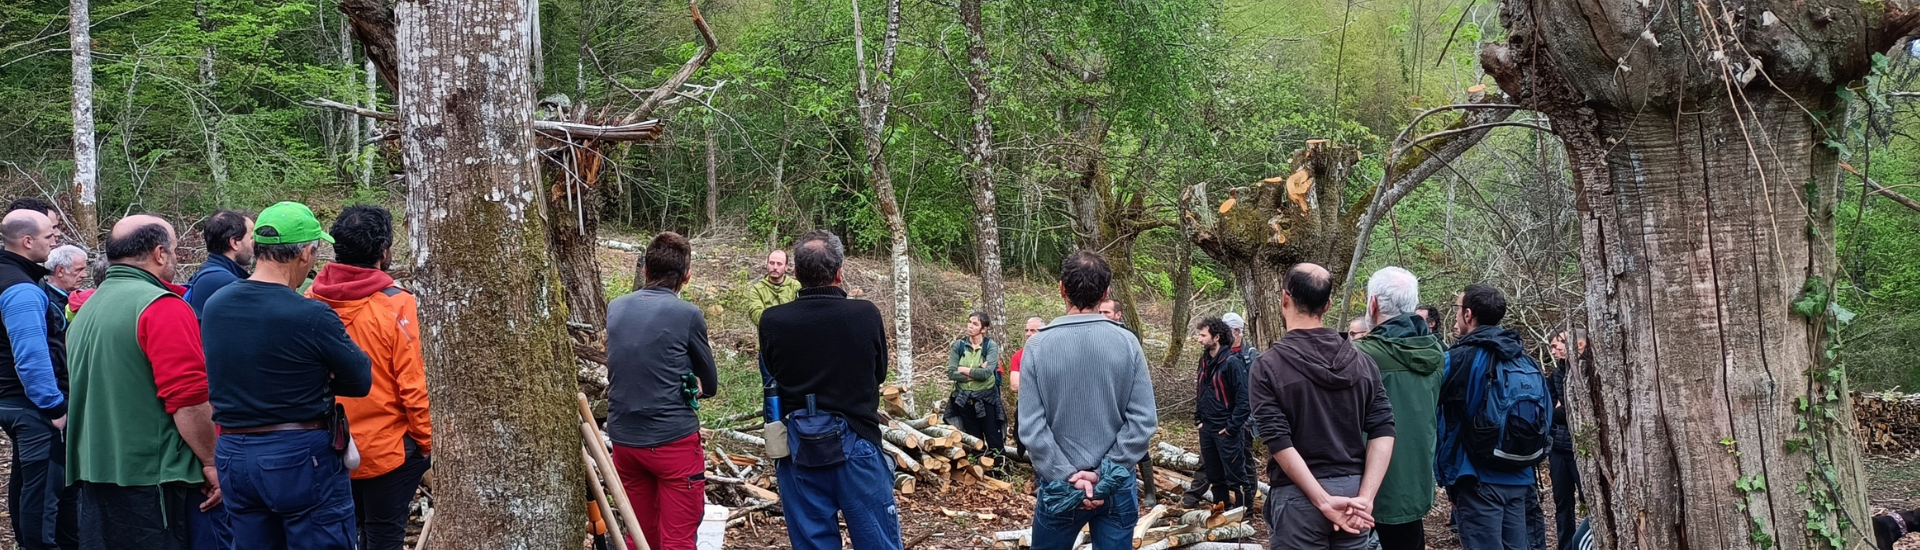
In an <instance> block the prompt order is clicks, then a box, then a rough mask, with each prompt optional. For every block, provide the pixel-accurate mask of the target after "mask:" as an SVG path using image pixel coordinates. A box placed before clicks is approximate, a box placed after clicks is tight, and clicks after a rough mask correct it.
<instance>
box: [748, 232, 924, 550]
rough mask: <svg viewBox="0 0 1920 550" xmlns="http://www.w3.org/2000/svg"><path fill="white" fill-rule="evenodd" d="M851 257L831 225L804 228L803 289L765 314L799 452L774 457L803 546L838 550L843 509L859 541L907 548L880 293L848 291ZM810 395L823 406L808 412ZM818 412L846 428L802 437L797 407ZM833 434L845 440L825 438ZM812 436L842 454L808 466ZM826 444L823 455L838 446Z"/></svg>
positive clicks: (767, 344) (777, 383)
mask: <svg viewBox="0 0 1920 550" xmlns="http://www.w3.org/2000/svg"><path fill="white" fill-rule="evenodd" d="M845 258H846V249H845V248H844V247H843V246H842V245H841V244H840V238H839V237H836V236H834V235H833V234H832V233H828V232H825V231H814V232H811V233H807V234H806V235H802V236H801V237H800V240H799V242H798V243H796V244H795V245H794V253H793V266H794V276H795V277H796V278H798V279H799V280H800V286H801V289H800V296H799V298H796V299H795V300H794V301H792V302H788V303H785V304H781V305H778V306H774V307H771V308H768V309H767V311H766V312H765V313H762V314H761V316H760V357H761V358H762V359H763V360H764V361H766V365H767V372H768V373H769V374H771V375H772V376H773V385H774V387H775V388H776V390H775V391H777V392H778V395H779V396H780V405H781V408H782V409H783V410H782V411H781V412H782V413H783V415H784V417H785V418H787V424H788V433H789V434H790V436H789V437H788V440H789V441H790V442H791V443H790V445H791V446H792V447H793V453H794V457H792V458H782V459H780V460H778V461H776V462H775V466H776V471H775V473H776V474H777V475H778V478H779V480H780V494H781V495H782V497H781V499H780V508H781V510H782V511H783V512H784V515H785V517H786V519H787V522H786V523H787V537H788V538H789V539H791V541H792V543H793V548H794V550H828V549H831V550H839V549H840V548H841V546H840V527H839V522H838V520H837V519H836V517H835V516H836V515H839V516H841V517H842V518H844V519H845V520H846V523H847V535H848V537H849V538H851V539H852V541H853V547H854V549H855V550H900V549H901V546H902V545H901V542H900V514H899V509H898V508H896V507H895V506H894V501H893V459H892V457H889V456H888V455H886V454H885V453H882V452H880V414H879V412H878V410H879V405H880V383H881V382H884V381H886V379H887V333H886V327H885V326H884V325H883V324H882V323H881V321H880V309H879V308H876V307H874V305H873V302H868V301H866V300H851V299H848V298H847V291H845V290H842V289H841V288H840V266H841V264H842V263H843V262H844V261H845ZM809 403H811V404H812V405H813V408H814V409H815V410H812V411H804V413H803V409H807V408H808V405H809ZM815 413H817V415H823V416H825V417H827V418H828V419H829V420H828V421H826V422H813V421H811V420H810V421H809V422H807V424H809V425H818V424H825V425H828V426H838V427H840V428H843V429H839V430H831V429H829V431H825V432H820V433H815V434H809V435H808V437H809V438H810V439H809V441H808V442H802V441H801V437H800V435H801V432H802V431H803V430H802V428H801V427H800V425H799V424H797V423H796V420H795V419H796V416H795V415H796V414H804V415H805V416H806V417H807V418H809V419H815V418H819V416H817V415H816V414H815ZM836 417H837V418H836ZM840 419H843V420H844V422H843V423H842V422H839V421H838V420H840ZM821 435H827V436H828V437H819V436H821ZM834 439H837V440H838V444H837V445H833V444H830V443H829V444H824V445H823V444H820V443H816V442H818V441H831V440H834ZM803 445H816V446H831V447H837V450H838V451H839V453H838V454H839V455H841V457H842V458H843V460H840V461H838V462H837V463H834V462H835V461H833V460H831V459H829V460H825V461H822V462H827V463H826V464H822V463H816V464H813V465H812V466H811V467H809V466H802V465H800V464H798V463H796V462H797V459H798V458H800V457H801V456H809V457H810V458H811V457H812V456H813V455H812V452H810V451H808V450H803V449H802V446H803ZM822 450H823V449H818V448H816V449H814V451H822ZM825 451H826V452H824V453H822V454H827V455H834V454H835V453H833V452H831V451H832V450H830V449H829V450H825Z"/></svg>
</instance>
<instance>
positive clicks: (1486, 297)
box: [1460, 283, 1507, 327]
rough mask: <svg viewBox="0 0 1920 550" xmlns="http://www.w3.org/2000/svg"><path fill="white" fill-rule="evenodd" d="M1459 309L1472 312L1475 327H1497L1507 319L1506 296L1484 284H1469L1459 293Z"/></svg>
mask: <svg viewBox="0 0 1920 550" xmlns="http://www.w3.org/2000/svg"><path fill="white" fill-rule="evenodd" d="M1460 307H1463V308H1466V310H1467V311H1471V312H1473V322H1474V324H1476V325H1479V326H1483V327H1484V326H1492V325H1498V324H1500V320H1501V319H1505V318H1506V317H1507V295H1506V294H1503V293H1501V292H1500V289H1497V288H1493V287H1491V286H1487V285H1485V284H1481V283H1474V284H1470V285H1467V288H1466V289H1465V290H1462V291H1460Z"/></svg>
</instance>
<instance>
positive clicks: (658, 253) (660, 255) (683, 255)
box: [336, 231, 693, 290]
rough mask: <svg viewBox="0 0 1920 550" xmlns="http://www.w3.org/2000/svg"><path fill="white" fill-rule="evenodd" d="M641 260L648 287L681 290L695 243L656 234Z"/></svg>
mask: <svg viewBox="0 0 1920 550" xmlns="http://www.w3.org/2000/svg"><path fill="white" fill-rule="evenodd" d="M336 238H338V237H336ZM640 262H641V265H642V266H644V267H645V269H643V270H642V271H645V272H646V273H645V275H646V278H647V287H648V288H653V287H663V288H670V289H674V290H679V289H680V285H684V284H686V283H687V269H688V266H689V265H691V264H692V263H693V243H690V242H687V238H686V237H682V236H680V234H679V233H674V232H672V231H667V232H664V233H661V234H659V235H655V236H654V237H653V242H652V243H649V244H647V253H646V255H645V256H642V257H641V258H640Z"/></svg>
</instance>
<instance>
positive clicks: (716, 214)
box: [706, 127, 720, 229]
mask: <svg viewBox="0 0 1920 550" xmlns="http://www.w3.org/2000/svg"><path fill="white" fill-rule="evenodd" d="M706 133H707V228H708V229H712V228H714V227H715V226H718V225H719V224H720V161H719V160H718V153H717V151H715V150H716V149H718V148H719V144H717V143H714V140H713V128H711V127H709V128H707V129H706Z"/></svg>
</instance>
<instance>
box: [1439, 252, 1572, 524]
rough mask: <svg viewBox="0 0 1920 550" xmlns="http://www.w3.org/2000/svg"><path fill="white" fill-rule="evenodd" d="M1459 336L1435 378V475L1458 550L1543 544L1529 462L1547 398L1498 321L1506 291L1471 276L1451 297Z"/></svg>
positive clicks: (1536, 454)
mask: <svg viewBox="0 0 1920 550" xmlns="http://www.w3.org/2000/svg"><path fill="white" fill-rule="evenodd" d="M1454 310H1455V312H1456V313H1455V320H1454V333H1455V334H1457V335H1459V337H1460V340H1459V342H1457V343H1455V344H1454V346H1453V348H1452V349H1450V350H1448V351H1447V368H1446V374H1445V375H1444V377H1443V378H1442V380H1441V382H1440V411H1439V417H1440V418H1439V421H1440V434H1439V436H1440V440H1439V442H1438V443H1437V445H1436V449H1435V455H1434V476H1435V478H1436V479H1437V481H1438V482H1439V483H1440V485H1441V486H1442V487H1446V488H1447V495H1448V498H1449V500H1451V501H1452V503H1453V520H1454V527H1455V528H1456V529H1457V530H1458V531H1459V532H1460V546H1461V548H1463V549H1464V550H1530V549H1536V548H1544V547H1545V544H1546V541H1545V531H1546V518H1545V516H1544V515H1543V514H1542V513H1541V510H1540V492H1539V489H1538V488H1537V487H1536V486H1535V479H1534V466H1535V465H1537V464H1539V463H1540V462H1541V461H1543V460H1545V458H1546V456H1547V451H1548V447H1549V446H1550V443H1551V438H1550V437H1549V434H1548V430H1549V428H1550V427H1551V425H1552V422H1553V400H1552V398H1551V397H1550V395H1549V393H1548V387H1547V378H1546V375H1544V374H1543V373H1542V372H1541V370H1540V364H1539V363H1536V362H1534V360H1533V358H1531V357H1528V356H1527V354H1526V349H1525V347H1524V346H1522V345H1521V343H1520V335H1519V333H1516V332H1514V331H1513V330H1512V329H1509V328H1506V327H1503V326H1500V320H1501V319H1502V318H1504V317H1506V314H1507V299H1506V296H1505V295H1503V294H1501V293H1500V291H1499V290H1498V289H1495V288H1493V287H1490V286H1487V285H1484V284H1473V285H1468V286H1467V288H1466V289H1465V290H1464V291H1462V292H1461V294H1460V297H1459V302H1458V303H1457V304H1456V305H1455V308H1454Z"/></svg>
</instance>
